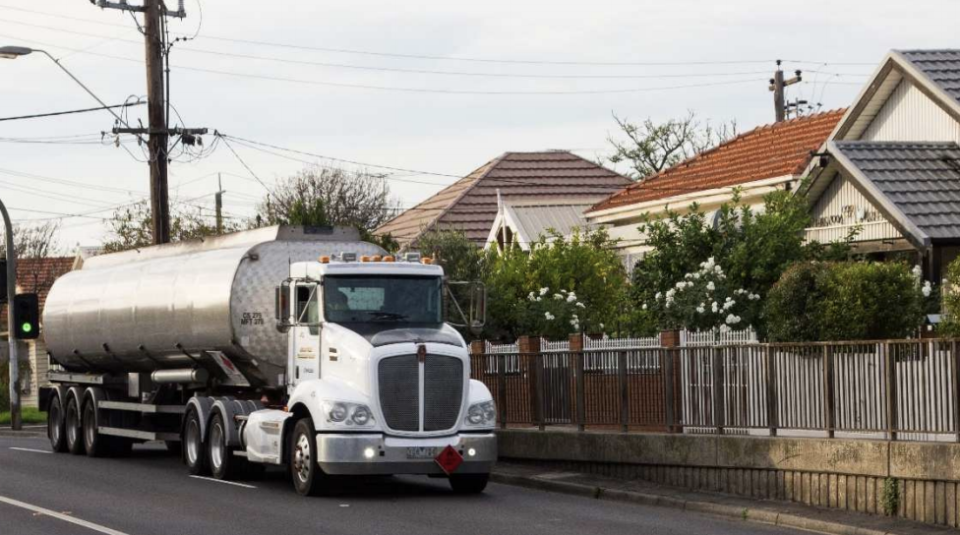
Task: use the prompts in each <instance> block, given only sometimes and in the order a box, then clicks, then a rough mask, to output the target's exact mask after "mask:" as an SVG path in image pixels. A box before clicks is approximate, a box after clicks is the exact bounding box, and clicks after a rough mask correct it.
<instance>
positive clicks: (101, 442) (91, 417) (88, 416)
mask: <svg viewBox="0 0 960 535" xmlns="http://www.w3.org/2000/svg"><path fill="white" fill-rule="evenodd" d="M81 421H82V422H83V447H84V449H85V450H87V455H88V456H89V457H104V456H105V455H107V453H109V451H110V444H109V442H110V437H105V436H103V435H101V434H100V432H99V431H98V430H97V429H98V425H99V422H97V407H96V406H95V405H94V401H93V398H89V399H87V401H86V403H84V404H83V418H82V420H81Z"/></svg>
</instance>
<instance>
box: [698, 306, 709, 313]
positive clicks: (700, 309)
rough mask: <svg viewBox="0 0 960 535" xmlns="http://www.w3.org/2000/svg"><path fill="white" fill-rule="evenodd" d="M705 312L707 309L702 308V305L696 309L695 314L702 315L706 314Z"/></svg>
mask: <svg viewBox="0 0 960 535" xmlns="http://www.w3.org/2000/svg"><path fill="white" fill-rule="evenodd" d="M706 311H707V309H706V308H704V306H703V305H700V306H698V307H697V313H698V314H703V313H704V312H706Z"/></svg>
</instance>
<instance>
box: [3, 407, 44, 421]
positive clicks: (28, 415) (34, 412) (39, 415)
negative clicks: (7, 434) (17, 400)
mask: <svg viewBox="0 0 960 535" xmlns="http://www.w3.org/2000/svg"><path fill="white" fill-rule="evenodd" d="M22 415H23V423H25V424H43V423H46V422H47V413H45V412H40V411H39V410H38V409H34V408H32V407H24V408H23V411H22ZM0 425H10V413H9V412H0Z"/></svg>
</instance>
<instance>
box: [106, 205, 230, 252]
mask: <svg viewBox="0 0 960 535" xmlns="http://www.w3.org/2000/svg"><path fill="white" fill-rule="evenodd" d="M107 225H108V226H109V227H110V230H109V232H110V234H109V237H108V238H107V240H106V241H105V242H104V244H103V249H104V251H105V252H108V253H115V252H118V251H126V250H129V249H139V248H141V247H149V246H151V245H153V219H152V216H151V210H150V204H149V202H148V201H146V200H144V201H140V202H138V203H135V204H132V205H127V206H124V207H121V208H118V209H117V210H115V211H114V212H113V215H112V216H111V218H110V220H109V221H108V222H107ZM223 227H224V233H225V234H228V233H230V232H236V231H238V230H241V228H242V227H241V225H240V223H239V222H237V221H229V220H227V221H224V224H223ZM216 235H217V226H216V224H215V223H213V222H211V221H210V220H209V219H207V218H204V216H203V213H202V212H201V209H200V208H198V207H190V206H184V205H180V206H177V205H174V206H173V207H172V209H171V214H170V241H172V242H178V241H183V240H191V239H196V238H203V237H206V236H216Z"/></svg>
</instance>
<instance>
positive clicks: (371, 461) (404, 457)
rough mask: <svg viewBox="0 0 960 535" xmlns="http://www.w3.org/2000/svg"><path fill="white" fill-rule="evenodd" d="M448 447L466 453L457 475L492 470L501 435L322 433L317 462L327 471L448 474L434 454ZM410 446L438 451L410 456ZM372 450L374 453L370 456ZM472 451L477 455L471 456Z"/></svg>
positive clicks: (346, 473)
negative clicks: (427, 454) (444, 435)
mask: <svg viewBox="0 0 960 535" xmlns="http://www.w3.org/2000/svg"><path fill="white" fill-rule="evenodd" d="M447 446H453V447H454V448H455V449H456V450H457V451H458V452H460V455H462V456H463V464H461V465H460V466H459V467H458V468H457V469H456V471H454V474H485V473H489V472H490V470H491V468H493V463H494V462H496V460H497V437H496V436H495V435H494V434H493V432H492V431H491V432H489V433H477V434H473V433H463V434H458V435H452V436H447V437H431V438H399V437H389V436H385V435H382V434H363V435H334V434H326V433H320V434H318V435H317V464H318V465H319V466H320V469H322V470H323V471H324V473H327V474H344V475H391V474H423V475H444V472H443V470H442V469H441V468H440V466H439V465H438V464H437V463H436V462H435V461H434V459H433V457H434V456H435V455H436V454H439V453H440V451H441V450H442V449H443V448H445V447H447ZM410 448H430V449H432V451H433V452H434V453H433V454H432V455H431V456H430V457H429V458H426V459H420V458H415V459H411V458H409V455H408V454H409V452H410V451H411V450H410ZM371 450H372V452H373V456H372V457H370V458H368V457H367V455H369V453H368V452H369V451H371ZM470 450H473V452H474V455H472V456H471V455H470ZM421 451H423V450H421Z"/></svg>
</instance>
